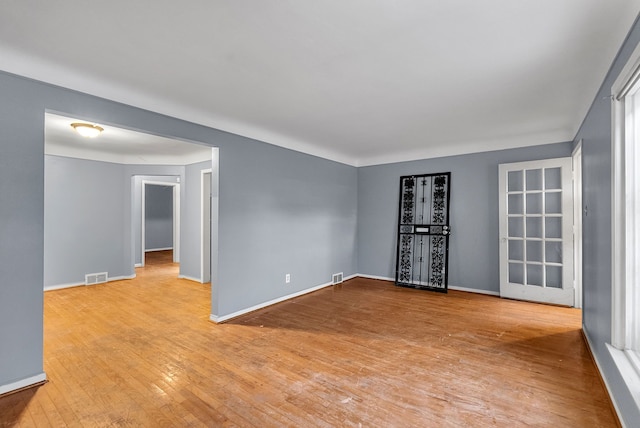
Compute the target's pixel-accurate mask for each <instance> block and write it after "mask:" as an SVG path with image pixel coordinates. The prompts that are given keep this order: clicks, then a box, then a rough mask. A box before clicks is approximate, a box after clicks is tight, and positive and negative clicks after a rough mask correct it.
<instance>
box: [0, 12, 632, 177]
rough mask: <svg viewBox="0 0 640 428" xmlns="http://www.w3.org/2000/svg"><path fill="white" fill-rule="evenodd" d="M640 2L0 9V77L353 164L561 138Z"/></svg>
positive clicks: (569, 133) (570, 132)
mask: <svg viewBox="0 0 640 428" xmlns="http://www.w3.org/2000/svg"><path fill="white" fill-rule="evenodd" d="M639 11H640V0H606V1H605V0H518V1H514V0H483V1H478V0H449V1H442V0H406V1H392V0H378V1H372V0H340V1H335V0H333V1H312V0H296V1H293V0H289V1H285V0H281V1H248V0H234V1H220V0H217V1H212V0H193V1H187V2H177V1H166V0H165V1H158V0H136V1H129V0H127V1H125V0H110V1H102V2H87V1H85V0H61V1H55V2H54V1H46V2H43V1H39V0H2V1H0V69H3V70H5V71H9V72H12V73H17V74H21V75H25V76H28V77H31V78H35V79H38V80H43V81H47V82H50V83H53V84H57V85H61V86H65V87H69V88H72V89H76V90H80V91H83V92H87V93H90V94H94V95H98V96H102V97H105V98H109V99H113V100H116V101H120V102H124V103H127V104H131V105H135V106H139V107H142V108H146V109H150V110H154V111H157V112H160V113H164V114H168V115H171V116H176V117H179V118H182V119H187V120H190V121H193V122H197V123H201V124H204V125H208V126H212V127H215V128H219V129H222V130H226V131H229V132H234V133H237V134H240V135H245V136H248V137H252V138H256V139H260V140H263V141H266V142H269V143H272V144H276V145H280V146H283V147H289V148H293V149H296V150H300V151H304V152H307V153H311V154H316V155H319V156H323V157H326V158H329V159H334V160H338V161H340V162H345V163H348V164H352V165H369V164H376V163H386V162H392V161H400V160H409V159H416V158H422V157H435V156H444V155H450V154H458V153H469V152H477V151H484V150H491V149H499V148H507V147H521V146H526V145H536V144H546V143H552V142H559V141H566V140H570V139H572V138H573V137H574V136H575V133H576V131H577V129H578V127H579V126H580V124H581V121H582V119H583V118H584V116H585V114H586V112H587V109H588V108H589V106H590V104H591V103H592V102H593V99H594V97H595V94H596V92H597V90H598V88H599V85H600V84H601V83H602V80H603V79H604V76H605V74H606V72H607V70H608V68H609V66H610V64H611V62H612V60H613V59H614V57H615V55H616V53H617V50H618V48H619V47H620V45H621V44H622V42H623V40H624V37H625V35H626V34H627V32H628V31H629V29H630V28H631V25H632V23H633V21H634V20H635V18H636V16H637V14H638V12H639Z"/></svg>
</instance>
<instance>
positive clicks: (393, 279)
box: [354, 273, 396, 282]
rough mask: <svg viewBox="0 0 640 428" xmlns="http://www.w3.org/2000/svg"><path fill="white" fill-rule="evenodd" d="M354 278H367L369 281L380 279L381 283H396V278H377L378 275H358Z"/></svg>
mask: <svg viewBox="0 0 640 428" xmlns="http://www.w3.org/2000/svg"><path fill="white" fill-rule="evenodd" d="M354 276H359V277H361V278H367V279H378V280H380V281H391V282H395V280H396V279H395V278H388V277H386V276H377V275H366V274H364V273H358V274H356V275H354Z"/></svg>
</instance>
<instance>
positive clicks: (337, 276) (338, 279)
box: [332, 272, 342, 284]
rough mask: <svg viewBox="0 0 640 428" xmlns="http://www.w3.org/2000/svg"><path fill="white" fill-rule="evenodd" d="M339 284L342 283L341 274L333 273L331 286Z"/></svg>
mask: <svg viewBox="0 0 640 428" xmlns="http://www.w3.org/2000/svg"><path fill="white" fill-rule="evenodd" d="M341 282H342V272H340V273H334V274H333V279H332V284H340V283H341Z"/></svg>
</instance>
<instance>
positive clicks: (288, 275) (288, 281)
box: [284, 273, 291, 284]
mask: <svg viewBox="0 0 640 428" xmlns="http://www.w3.org/2000/svg"><path fill="white" fill-rule="evenodd" d="M284 282H285V284H288V283H290V282H291V274H290V273H288V274H286V275H285V276H284Z"/></svg>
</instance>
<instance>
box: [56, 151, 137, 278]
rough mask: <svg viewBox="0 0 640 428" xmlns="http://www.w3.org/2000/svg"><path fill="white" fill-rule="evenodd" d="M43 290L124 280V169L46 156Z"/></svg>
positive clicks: (116, 166) (125, 224)
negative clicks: (103, 276)
mask: <svg viewBox="0 0 640 428" xmlns="http://www.w3.org/2000/svg"><path fill="white" fill-rule="evenodd" d="M44 159H45V190H46V191H45V195H44V203H45V208H44V210H45V216H44V286H45V288H46V287H51V286H60V285H68V284H75V283H82V282H84V276H85V274H87V273H96V272H108V273H109V275H110V276H112V277H114V276H122V275H125V272H127V271H128V270H126V269H124V267H123V260H122V253H123V251H124V249H125V248H126V247H127V242H126V241H125V234H126V230H127V229H128V228H129V225H128V223H126V222H125V221H126V219H125V217H124V216H123V209H124V195H123V189H125V184H126V182H125V177H124V174H123V173H124V169H123V166H122V165H119V164H114V163H107V162H96V161H89V160H80V159H72V158H66V157H60V156H49V155H47V156H45V157H44Z"/></svg>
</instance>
